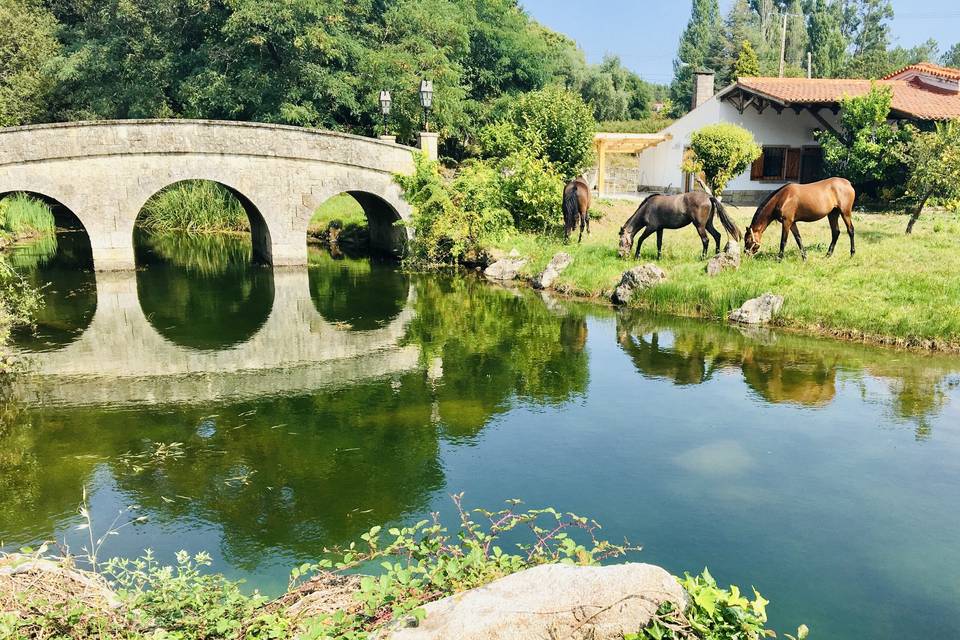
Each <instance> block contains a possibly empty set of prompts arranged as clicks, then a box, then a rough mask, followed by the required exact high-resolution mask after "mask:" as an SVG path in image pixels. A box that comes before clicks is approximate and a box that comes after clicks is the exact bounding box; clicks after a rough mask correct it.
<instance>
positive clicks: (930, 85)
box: [638, 63, 960, 202]
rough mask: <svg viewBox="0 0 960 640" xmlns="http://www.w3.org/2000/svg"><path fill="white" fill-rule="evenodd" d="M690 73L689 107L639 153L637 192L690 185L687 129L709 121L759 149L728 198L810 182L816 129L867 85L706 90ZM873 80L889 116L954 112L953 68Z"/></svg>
mask: <svg viewBox="0 0 960 640" xmlns="http://www.w3.org/2000/svg"><path fill="white" fill-rule="evenodd" d="M695 78H696V80H695V81H696V86H695V89H696V90H695V92H694V97H693V107H694V108H693V109H692V110H691V111H690V112H689V113H688V114H687V115H685V116H684V117H682V118H680V119H679V120H677V121H676V122H674V123H673V124H672V125H670V126H669V127H667V128H666V129H664V130H663V131H662V132H661V136H662V141H660V142H659V143H657V144H655V145H653V146H649V147H647V148H646V149H644V150H643V151H641V152H640V153H639V171H638V182H639V184H638V190H639V191H664V192H680V191H688V190H690V189H691V188H692V186H693V185H692V180H691V178H690V176H688V175H685V174H684V173H683V171H682V170H681V169H680V166H681V164H682V162H683V156H684V153H685V152H686V150H687V149H688V146H689V142H690V135H691V134H692V133H693V132H694V131H696V130H697V129H700V128H701V127H704V126H706V125H709V124H714V123H717V122H731V123H734V124H737V125H740V126H741V127H744V128H745V129H747V130H748V131H750V132H751V133H753V136H754V138H755V139H756V140H757V143H758V144H760V145H761V146H762V147H763V155H762V156H761V157H760V159H758V160H757V162H755V163H754V165H753V166H752V167H751V168H750V169H749V170H747V171H745V172H744V173H743V174H741V175H739V176H737V177H736V178H734V179H733V180H732V181H731V182H730V183H729V184H728V185H727V188H726V191H725V192H724V195H725V197H726V198H727V199H728V200H732V201H737V202H753V201H756V200H758V199H759V198H760V197H761V196H762V195H764V194H766V193H768V192H770V191H771V190H773V189H775V188H777V187H779V186H781V185H783V184H785V183H787V182H812V181H814V180H817V179H819V177H820V173H821V166H822V153H821V150H820V145H819V144H818V143H817V140H816V137H815V136H816V132H817V131H819V130H823V129H833V130H836V128H837V127H838V117H837V114H838V113H839V111H840V101H841V99H842V98H843V97H845V96H857V95H863V94H865V93H867V92H868V91H869V90H870V87H871V81H870V80H859V79H816V78H815V79H808V78H741V79H740V80H739V81H738V82H736V83H734V84H732V85H730V86H728V87H727V88H725V89H723V90H722V91H720V92H719V93H717V94H716V95H714V94H713V74H712V73H709V72H698V73H697V74H696V75H695ZM876 82H877V84H881V85H888V86H890V87H892V89H893V105H892V110H891V114H890V117H891V118H892V119H895V120H913V121H929V120H947V119H953V118H960V69H951V68H948V67H941V66H937V65H934V64H930V63H921V64H916V65H911V66H909V67H906V68H905V69H902V70H900V71H898V72H896V73H894V74H891V75H890V76H888V77H886V78H884V79H882V80H878V81H876Z"/></svg>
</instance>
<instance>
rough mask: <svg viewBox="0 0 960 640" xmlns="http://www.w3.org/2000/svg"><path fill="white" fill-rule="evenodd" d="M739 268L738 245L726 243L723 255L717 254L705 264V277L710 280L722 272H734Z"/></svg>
mask: <svg viewBox="0 0 960 640" xmlns="http://www.w3.org/2000/svg"><path fill="white" fill-rule="evenodd" d="M739 268H740V244H739V243H737V242H728V243H727V246H726V247H724V248H723V253H720V254H717V255H715V256H714V257H712V258H710V261H709V262H707V275H708V276H710V277H711V278H712V277H714V276H718V275H720V273H721V272H723V271H728V270H729V271H736V270H737V269H739Z"/></svg>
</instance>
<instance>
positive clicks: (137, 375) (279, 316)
mask: <svg viewBox="0 0 960 640" xmlns="http://www.w3.org/2000/svg"><path fill="white" fill-rule="evenodd" d="M272 277H273V304H272V307H271V309H270V312H269V316H267V318H266V320H265V321H264V322H263V324H262V326H260V327H259V329H257V330H256V331H255V333H254V334H253V335H252V336H251V337H250V338H249V339H247V340H246V341H244V342H241V343H239V344H236V345H233V346H229V347H227V348H223V349H217V350H202V349H196V348H191V347H188V346H181V345H178V344H176V343H175V342H173V341H171V340H170V339H168V338H166V337H164V336H163V335H161V332H162V331H163V328H162V327H160V328H158V327H157V326H155V325H154V324H153V323H151V321H150V319H148V317H147V315H146V314H145V313H144V311H143V307H142V306H141V297H142V296H138V286H137V284H138V277H137V274H136V273H135V272H131V271H128V272H110V273H98V274H97V280H96V313H95V314H94V317H93V320H92V321H91V322H90V325H89V326H88V327H87V329H86V330H85V331H84V332H83V333H82V334H81V335H80V336H79V337H78V338H77V339H76V340H75V341H73V342H72V343H70V344H67V345H66V346H63V347H60V348H57V349H54V350H51V351H47V352H45V353H42V354H37V355H35V356H30V357H29V358H28V360H29V363H28V364H29V367H30V371H31V375H29V376H26V377H24V378H23V379H21V381H20V382H19V383H18V385H17V395H18V396H19V397H21V398H22V399H23V400H25V401H26V402H28V403H29V404H65V405H131V404H142V403H168V404H190V403H202V402H206V401H210V400H216V399H237V398H256V397H262V396H265V395H272V394H276V393H283V394H289V393H297V392H300V391H309V390H312V389H318V388H321V387H324V386H329V385H338V384H339V385H344V384H350V383H352V382H356V381H358V380H362V379H364V378H369V377H375V376H384V375H388V374H391V373H396V372H400V371H408V370H410V369H413V368H415V367H416V366H417V364H418V359H419V355H420V354H419V349H418V348H417V347H416V346H413V345H410V346H402V345H401V339H402V338H403V336H404V333H405V327H406V325H407V323H408V322H409V321H410V319H411V318H412V316H413V313H414V310H413V302H414V300H415V294H414V290H413V288H412V287H409V286H408V287H407V290H406V291H405V292H403V293H404V298H403V299H402V300H401V301H400V304H399V305H398V306H399V307H400V308H399V312H398V313H397V314H396V315H395V316H394V317H393V318H392V319H390V320H389V321H388V322H384V323H383V324H382V326H376V327H372V328H369V329H365V330H354V328H353V327H352V326H350V325H347V324H345V323H342V322H337V321H336V320H333V321H331V320H329V319H327V318H325V317H324V316H322V315H321V314H320V313H319V312H318V311H317V307H316V305H315V303H314V300H313V299H312V297H311V288H310V286H311V283H310V275H309V272H308V270H307V269H306V268H285V269H277V270H275V271H274V272H273V274H272Z"/></svg>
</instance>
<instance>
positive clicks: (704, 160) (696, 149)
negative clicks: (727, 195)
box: [683, 123, 762, 196]
mask: <svg viewBox="0 0 960 640" xmlns="http://www.w3.org/2000/svg"><path fill="white" fill-rule="evenodd" d="M690 150H691V151H692V152H693V154H692V156H691V157H689V158H688V159H687V160H686V161H685V162H684V166H683V170H684V171H687V172H689V173H700V172H703V174H704V175H705V176H706V181H707V185H708V186H709V187H710V190H711V191H713V193H714V194H716V195H718V196H719V195H722V194H723V190H724V189H725V188H726V186H727V183H728V182H730V180H731V179H733V178H734V177H736V176H738V175H740V174H741V173H743V172H744V171H746V169H747V167H749V166H750V164H751V163H752V162H753V161H754V160H756V159H757V158H759V157H760V154H761V153H762V151H761V149H760V146H759V145H758V144H757V143H756V141H755V140H754V139H753V134H752V133H750V132H749V131H747V130H746V129H744V128H743V127H739V126H737V125H735V124H730V123H720V124H713V125H709V126H706V127H704V128H702V129H700V130H698V131H695V132H694V133H693V134H692V135H691V136H690Z"/></svg>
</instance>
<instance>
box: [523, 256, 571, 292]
mask: <svg viewBox="0 0 960 640" xmlns="http://www.w3.org/2000/svg"><path fill="white" fill-rule="evenodd" d="M572 263H573V257H572V256H571V255H570V254H569V253H566V252H564V251H561V252H560V253H558V254H557V255H555V256H553V258H552V259H551V260H550V262H549V264H547V267H546V268H545V269H544V270H543V272H542V273H541V274H540V275H538V276H537V277H536V278H534V280H533V288H534V289H549V288H550V287H551V286H553V281H554V280H556V279H557V276H559V275H560V274H561V273H563V270H564V269H566V268H567V267H569V266H570V265H571V264H572Z"/></svg>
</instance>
